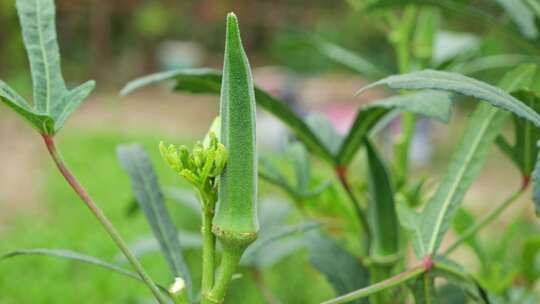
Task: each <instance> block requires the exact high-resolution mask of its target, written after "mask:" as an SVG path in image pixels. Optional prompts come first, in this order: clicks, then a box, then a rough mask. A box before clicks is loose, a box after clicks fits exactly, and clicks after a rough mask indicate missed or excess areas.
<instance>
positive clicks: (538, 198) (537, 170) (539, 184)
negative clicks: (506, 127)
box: [532, 141, 540, 217]
mask: <svg viewBox="0 0 540 304" xmlns="http://www.w3.org/2000/svg"><path fill="white" fill-rule="evenodd" d="M536 146H537V147H538V148H540V141H537V142H536ZM532 180H533V201H534V206H535V210H536V216H537V217H540V153H538V155H537V156H536V165H535V167H534V171H533V173H532Z"/></svg>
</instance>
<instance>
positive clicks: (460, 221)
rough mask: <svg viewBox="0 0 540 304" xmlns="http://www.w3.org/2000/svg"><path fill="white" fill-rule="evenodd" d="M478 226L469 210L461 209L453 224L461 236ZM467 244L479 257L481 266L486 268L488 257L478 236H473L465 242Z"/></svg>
mask: <svg viewBox="0 0 540 304" xmlns="http://www.w3.org/2000/svg"><path fill="white" fill-rule="evenodd" d="M475 224H476V220H475V218H474V216H473V215H472V214H471V213H469V212H468V211H467V210H465V209H463V208H460V209H459V210H458V212H457V213H456V218H455V219H454V222H453V228H454V230H455V232H456V233H457V235H459V236H461V235H463V234H464V233H465V232H466V231H467V230H468V229H469V228H470V227H472V226H474V225H475ZM465 244H467V245H469V246H470V247H471V248H472V250H473V251H474V253H475V254H476V256H477V257H478V261H480V264H481V265H482V266H485V263H486V256H485V253H484V250H483V248H482V246H481V245H480V243H479V241H478V238H477V236H476V235H471V236H470V237H468V238H467V239H466V240H465Z"/></svg>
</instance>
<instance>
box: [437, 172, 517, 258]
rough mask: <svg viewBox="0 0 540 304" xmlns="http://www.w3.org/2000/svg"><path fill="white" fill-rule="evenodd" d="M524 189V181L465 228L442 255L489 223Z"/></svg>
mask: <svg viewBox="0 0 540 304" xmlns="http://www.w3.org/2000/svg"><path fill="white" fill-rule="evenodd" d="M526 189H527V184H525V183H524V187H521V188H520V189H519V190H517V191H515V192H514V193H512V194H511V195H510V196H509V197H507V198H506V199H505V200H504V201H503V202H502V203H501V204H500V205H498V206H497V207H496V208H495V209H493V210H491V212H490V213H488V214H487V215H486V216H485V217H483V218H482V220H480V221H479V222H478V223H476V224H475V225H473V226H471V227H470V228H469V229H467V230H466V231H465V232H464V233H463V234H462V235H461V236H460V237H459V238H458V239H457V240H456V241H454V243H452V244H451V245H450V246H448V248H447V249H446V251H445V252H444V254H443V256H448V255H449V254H450V253H452V252H453V251H454V250H456V249H457V248H458V247H459V246H460V245H461V244H463V243H464V242H465V241H467V240H468V239H469V238H470V237H472V236H473V235H474V234H476V233H477V232H478V231H480V230H481V229H482V228H484V227H485V226H486V225H487V224H489V223H491V222H492V221H493V220H494V219H496V218H497V217H498V216H499V215H500V214H501V213H502V212H503V211H504V210H506V208H508V206H510V205H511V204H512V203H513V202H515V201H516V200H517V199H518V198H519V197H520V196H521V195H522V194H523V193H525V190H526Z"/></svg>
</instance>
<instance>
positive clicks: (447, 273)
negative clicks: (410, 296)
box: [432, 257, 489, 304]
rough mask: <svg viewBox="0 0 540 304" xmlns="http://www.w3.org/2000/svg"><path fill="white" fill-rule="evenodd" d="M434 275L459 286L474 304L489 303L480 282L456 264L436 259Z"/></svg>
mask: <svg viewBox="0 0 540 304" xmlns="http://www.w3.org/2000/svg"><path fill="white" fill-rule="evenodd" d="M432 274H433V276H434V277H440V278H444V279H446V281H447V282H449V283H452V284H455V285H457V286H459V287H460V288H461V289H462V290H463V291H464V292H465V293H466V294H467V295H468V296H469V298H471V299H472V300H473V301H474V303H481V304H488V303H489V300H488V297H487V294H486V292H485V291H484V290H483V289H482V288H481V287H480V285H479V284H478V282H476V280H475V279H474V278H473V277H472V276H470V275H469V274H467V273H466V272H465V271H464V270H463V269H462V268H461V266H459V265H458V264H456V263H455V262H453V261H451V260H447V259H443V258H440V257H436V259H435V266H434V268H433V269H432Z"/></svg>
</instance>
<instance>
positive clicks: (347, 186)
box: [335, 166, 372, 255]
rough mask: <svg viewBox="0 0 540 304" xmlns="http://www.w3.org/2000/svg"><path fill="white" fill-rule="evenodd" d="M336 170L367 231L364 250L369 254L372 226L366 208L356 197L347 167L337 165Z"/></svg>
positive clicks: (361, 223)
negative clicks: (361, 206) (364, 208)
mask: <svg viewBox="0 0 540 304" xmlns="http://www.w3.org/2000/svg"><path fill="white" fill-rule="evenodd" d="M335 171H336V174H337V176H338V179H339V182H340V183H341V185H342V186H343V189H345V192H346V193H347V195H348V196H349V198H350V200H351V202H352V204H353V207H354V210H355V211H356V214H357V215H358V219H359V221H360V225H362V228H363V229H364V231H365V235H366V237H365V241H364V243H365V246H364V252H365V255H369V252H370V250H371V236H372V232H371V228H370V227H369V222H368V219H367V216H366V214H365V212H364V210H362V208H360V204H359V202H358V200H357V199H356V196H355V195H354V193H353V191H352V189H351V186H350V184H349V180H348V178H347V167H343V166H337V167H336V169H335Z"/></svg>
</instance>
